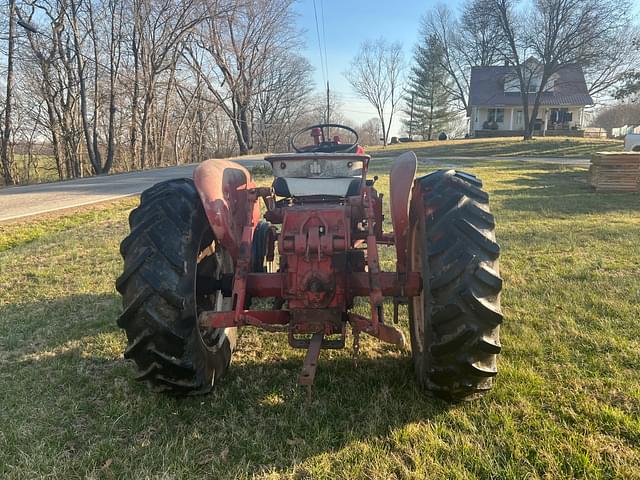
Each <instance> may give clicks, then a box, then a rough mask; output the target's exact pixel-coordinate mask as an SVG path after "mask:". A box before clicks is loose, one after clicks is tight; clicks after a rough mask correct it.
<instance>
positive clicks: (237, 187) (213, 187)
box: [193, 159, 260, 261]
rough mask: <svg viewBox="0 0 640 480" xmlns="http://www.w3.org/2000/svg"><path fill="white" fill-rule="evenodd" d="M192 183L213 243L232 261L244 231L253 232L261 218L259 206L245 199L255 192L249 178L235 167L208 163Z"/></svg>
mask: <svg viewBox="0 0 640 480" xmlns="http://www.w3.org/2000/svg"><path fill="white" fill-rule="evenodd" d="M193 182H194V183H195V186H196V190H197V191H198V195H199V196H200V201H201V202H202V206H203V207H204V211H205V213H206V215H207V219H208V220H209V224H210V225H211V229H212V230H213V233H214V235H215V238H216V240H217V241H219V242H220V243H221V244H222V246H223V247H224V248H225V249H226V250H227V251H228V252H229V254H230V255H231V257H233V259H234V261H235V260H236V259H237V258H238V253H239V251H240V242H241V239H242V231H243V228H244V227H245V226H251V228H255V226H256V224H257V223H258V220H259V218H260V208H259V207H258V203H257V202H255V201H251V202H250V201H249V199H248V190H249V189H252V188H255V183H254V182H253V180H252V179H251V174H250V173H249V171H248V170H247V169H246V168H245V167H243V166H242V165H240V164H238V163H235V162H230V161H229V160H218V159H211V160H205V161H204V162H202V163H201V164H200V165H198V167H197V168H196V169H195V171H194V172H193Z"/></svg>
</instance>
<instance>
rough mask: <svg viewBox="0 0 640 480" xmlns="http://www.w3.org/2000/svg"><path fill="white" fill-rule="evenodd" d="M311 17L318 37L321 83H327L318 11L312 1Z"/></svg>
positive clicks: (314, 0) (314, 1)
mask: <svg viewBox="0 0 640 480" xmlns="http://www.w3.org/2000/svg"><path fill="white" fill-rule="evenodd" d="M313 15H314V17H315V19H316V36H317V37H318V50H319V52H320V68H321V70H322V79H323V80H324V82H323V83H326V82H327V71H326V66H325V63H324V57H323V55H322V42H321V41H320V27H319V25H318V9H317V8H316V0H313Z"/></svg>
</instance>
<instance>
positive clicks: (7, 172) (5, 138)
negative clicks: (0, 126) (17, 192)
mask: <svg viewBox="0 0 640 480" xmlns="http://www.w3.org/2000/svg"><path fill="white" fill-rule="evenodd" d="M15 28H16V0H9V48H8V52H7V96H6V99H5V102H6V104H5V108H4V131H3V133H2V152H1V154H0V158H1V159H2V175H3V177H4V183H5V184H6V185H12V184H13V178H12V177H11V169H10V168H9V167H10V162H9V140H10V139H11V106H12V105H11V104H12V102H13V98H12V97H13V53H14V48H15Z"/></svg>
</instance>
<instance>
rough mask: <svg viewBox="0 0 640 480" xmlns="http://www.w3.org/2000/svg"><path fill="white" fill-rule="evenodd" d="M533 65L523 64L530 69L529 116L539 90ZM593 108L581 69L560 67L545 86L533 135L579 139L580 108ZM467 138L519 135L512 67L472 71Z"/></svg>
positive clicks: (518, 103)
mask: <svg viewBox="0 0 640 480" xmlns="http://www.w3.org/2000/svg"><path fill="white" fill-rule="evenodd" d="M536 67H537V61H536V60H535V59H529V60H527V67H525V68H528V69H530V72H532V73H531V75H530V77H531V81H530V82H529V92H530V93H529V95H528V96H529V106H530V110H529V114H531V108H532V107H533V102H534V100H535V95H536V94H535V92H537V91H538V89H539V88H540V81H541V78H540V75H536ZM586 105H593V100H592V99H591V96H590V95H589V92H588V90H587V84H586V82H585V79H584V73H583V72H582V68H581V67H580V66H579V65H576V64H569V65H563V66H562V67H561V68H560V69H559V70H558V71H557V72H556V73H555V74H554V75H552V77H551V78H550V79H549V81H548V82H547V84H546V86H545V89H544V92H543V93H542V95H541V98H540V109H539V112H538V116H537V118H536V120H535V122H534V134H536V135H575V136H581V135H583V133H584V132H583V130H582V128H583V127H584V108H585V106H586ZM468 114H469V117H470V121H469V134H470V135H471V136H476V137H489V136H510V135H520V134H522V131H523V130H524V115H523V109H522V96H521V94H520V82H519V81H518V78H517V76H516V75H515V70H514V67H510V66H491V67H473V68H472V69H471V82H470V87H469V112H468Z"/></svg>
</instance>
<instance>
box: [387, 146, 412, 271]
mask: <svg viewBox="0 0 640 480" xmlns="http://www.w3.org/2000/svg"><path fill="white" fill-rule="evenodd" d="M417 163H418V159H417V158H416V154H415V153H413V152H406V153H403V154H402V155H400V156H399V157H397V158H396V159H395V160H394V161H393V166H392V167H391V176H390V178H389V190H390V191H389V193H390V195H389V197H390V201H391V205H390V207H391V222H392V223H393V235H394V238H395V244H396V258H397V265H396V269H397V271H398V272H407V271H408V266H409V260H408V258H409V257H408V246H409V199H410V198H411V190H412V188H413V181H414V178H415V176H416V168H417Z"/></svg>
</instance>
